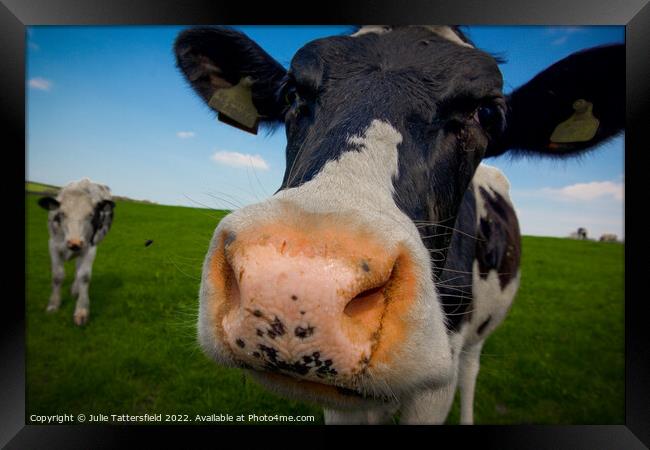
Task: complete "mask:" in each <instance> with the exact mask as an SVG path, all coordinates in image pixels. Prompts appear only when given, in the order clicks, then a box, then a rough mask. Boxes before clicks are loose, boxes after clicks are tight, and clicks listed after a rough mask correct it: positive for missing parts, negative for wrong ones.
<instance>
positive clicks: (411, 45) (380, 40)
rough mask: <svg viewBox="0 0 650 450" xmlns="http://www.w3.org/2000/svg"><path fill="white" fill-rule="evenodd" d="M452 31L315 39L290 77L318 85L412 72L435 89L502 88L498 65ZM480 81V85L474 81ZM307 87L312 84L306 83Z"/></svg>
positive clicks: (421, 29)
mask: <svg viewBox="0 0 650 450" xmlns="http://www.w3.org/2000/svg"><path fill="white" fill-rule="evenodd" d="M456 33H457V32H456V31H455V30H454V29H452V28H451V27H425V26H414V27H399V28H389V27H379V28H377V27H369V30H367V31H364V28H362V29H361V30H359V31H358V32H357V33H355V34H354V35H352V36H332V37H327V38H322V39H317V40H315V41H312V42H310V43H308V44H306V45H305V46H304V47H302V48H301V49H300V50H298V52H297V53H296V55H295V56H294V58H293V59H292V62H291V72H292V73H293V74H294V75H295V76H296V77H297V79H298V81H301V78H303V77H307V78H313V77H314V76H316V77H318V78H319V80H318V81H320V82H323V83H324V82H327V81H332V80H334V81H337V80H350V79H354V78H357V77H359V78H363V77H367V76H368V75H371V74H372V73H376V72H384V73H390V72H392V73H396V72H401V73H405V72H408V73H409V75H412V78H413V79H421V80H422V81H424V82H426V83H428V84H431V83H430V81H431V80H435V83H434V84H439V83H445V81H446V80H450V79H456V80H458V81H460V82H462V83H463V87H464V88H465V89H468V90H469V89H472V87H473V86H472V84H474V85H476V84H478V85H480V86H479V87H480V88H481V89H480V90H486V85H487V90H490V89H493V90H494V89H497V90H498V89H501V85H502V77H501V72H500V71H499V68H498V65H497V61H496V60H495V59H494V58H493V57H492V56H491V55H489V54H488V53H486V52H484V51H482V50H479V49H476V48H474V47H473V46H472V45H471V44H470V43H469V42H465V41H464V40H463V39H466V38H465V37H464V36H462V34H456ZM477 80H478V81H479V82H478V83H476V81H477ZM307 81H308V84H314V83H313V80H310V79H308V80H307Z"/></svg>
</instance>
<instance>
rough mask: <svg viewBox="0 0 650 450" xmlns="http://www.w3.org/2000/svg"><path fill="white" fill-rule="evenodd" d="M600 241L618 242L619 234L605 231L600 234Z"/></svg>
mask: <svg viewBox="0 0 650 450" xmlns="http://www.w3.org/2000/svg"><path fill="white" fill-rule="evenodd" d="M599 241H600V242H618V236H616V234H614V233H604V234H603V235H601V236H600V239H599Z"/></svg>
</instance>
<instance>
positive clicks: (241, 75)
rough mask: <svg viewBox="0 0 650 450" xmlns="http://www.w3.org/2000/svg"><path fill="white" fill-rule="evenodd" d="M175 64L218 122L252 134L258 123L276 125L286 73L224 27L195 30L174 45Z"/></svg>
mask: <svg viewBox="0 0 650 450" xmlns="http://www.w3.org/2000/svg"><path fill="white" fill-rule="evenodd" d="M174 53H175V55H176V64H177V65H178V67H179V69H180V70H181V71H182V72H183V75H184V76H185V78H186V80H187V81H188V82H189V83H190V85H191V86H192V88H193V89H194V90H195V91H196V92H197V93H198V94H199V96H200V97H201V98H202V99H203V100H204V101H205V102H206V103H207V104H208V105H209V106H210V108H212V109H213V110H214V111H216V112H218V113H219V119H220V120H222V121H224V122H226V123H228V124H230V125H233V126H236V127H238V128H242V129H244V130H246V131H250V132H253V133H256V132H257V122H258V121H261V122H264V121H267V122H271V121H278V120H281V119H282V118H283V117H282V113H283V111H284V109H285V105H284V104H283V103H282V102H280V101H279V99H278V95H277V93H278V91H279V88H280V86H281V85H282V83H283V81H284V79H285V76H286V70H285V69H284V68H283V67H282V66H281V65H280V64H279V63H278V62H277V61H275V60H274V59H273V58H272V57H271V56H270V55H269V54H268V53H266V52H265V51H264V50H263V49H262V48H261V47H260V46H259V45H257V44H256V43H255V42H253V41H252V40H251V39H250V38H248V37H247V36H246V35H244V34H243V33H240V32H239V31H236V30H233V29H231V28H228V27H194V28H189V29H187V30H185V31H183V32H181V33H180V34H179V35H178V37H177V38H176V42H175V44H174Z"/></svg>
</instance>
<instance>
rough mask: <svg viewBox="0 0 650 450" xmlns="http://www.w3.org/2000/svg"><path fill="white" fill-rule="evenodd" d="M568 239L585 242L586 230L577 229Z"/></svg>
mask: <svg viewBox="0 0 650 450" xmlns="http://www.w3.org/2000/svg"><path fill="white" fill-rule="evenodd" d="M570 237H571V238H572V239H580V240H586V239H587V229H586V228H582V227H580V228H578V230H577V231H574V232H573V233H571V235H570Z"/></svg>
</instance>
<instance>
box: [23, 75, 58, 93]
mask: <svg viewBox="0 0 650 450" xmlns="http://www.w3.org/2000/svg"><path fill="white" fill-rule="evenodd" d="M29 87H31V88H34V89H38V90H41V91H49V90H50V89H51V88H52V82H51V81H50V80H47V79H45V78H39V77H37V78H32V79H31V80H29Z"/></svg>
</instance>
